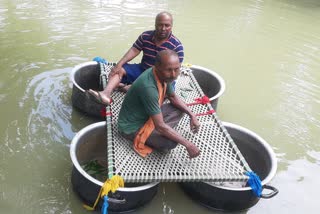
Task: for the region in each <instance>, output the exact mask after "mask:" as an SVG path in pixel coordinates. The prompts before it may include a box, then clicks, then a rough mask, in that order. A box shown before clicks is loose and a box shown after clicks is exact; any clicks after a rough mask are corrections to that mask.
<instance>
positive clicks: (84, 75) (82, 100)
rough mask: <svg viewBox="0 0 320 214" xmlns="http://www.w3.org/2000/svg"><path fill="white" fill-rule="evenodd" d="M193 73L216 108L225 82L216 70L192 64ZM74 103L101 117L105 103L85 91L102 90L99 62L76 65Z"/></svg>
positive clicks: (88, 112) (79, 108) (72, 73)
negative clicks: (95, 100)
mask: <svg viewBox="0 0 320 214" xmlns="http://www.w3.org/2000/svg"><path fill="white" fill-rule="evenodd" d="M190 68H191V69H192V72H193V75H194V76H195V78H196V80H197V82H198V83H199V85H200V87H201V89H202V91H203V92H204V94H205V95H206V96H207V97H209V99H210V103H211V105H212V107H213V108H214V109H215V110H216V109H217V107H218V100H219V97H221V96H222V94H223V93H224V91H225V82H224V80H223V79H222V78H221V76H219V75H218V74H217V73H216V72H214V71H212V70H209V69H207V68H204V67H201V66H197V65H192V66H191V67H190ZM71 80H72V83H73V88H72V97H71V99H72V105H73V106H74V107H75V108H77V109H78V110H80V111H82V112H84V113H86V114H88V115H89V116H93V117H98V118H101V119H102V117H101V113H100V111H101V109H102V108H103V105H101V104H97V103H96V102H94V101H93V100H91V99H90V97H89V96H87V94H86V93H85V91H86V90H88V89H90V88H91V89H94V90H102V88H101V86H100V84H99V82H100V67H99V65H98V63H97V62H95V61H90V62H85V63H82V64H79V65H77V66H75V67H74V68H73V70H72V72H71Z"/></svg>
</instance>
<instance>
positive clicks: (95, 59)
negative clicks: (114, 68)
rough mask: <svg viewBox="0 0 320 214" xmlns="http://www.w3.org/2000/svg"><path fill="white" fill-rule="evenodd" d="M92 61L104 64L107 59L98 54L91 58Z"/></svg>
mask: <svg viewBox="0 0 320 214" xmlns="http://www.w3.org/2000/svg"><path fill="white" fill-rule="evenodd" d="M92 61H96V62H100V63H104V64H107V63H108V61H107V60H105V59H104V58H102V57H100V56H97V57H95V58H93V59H92Z"/></svg>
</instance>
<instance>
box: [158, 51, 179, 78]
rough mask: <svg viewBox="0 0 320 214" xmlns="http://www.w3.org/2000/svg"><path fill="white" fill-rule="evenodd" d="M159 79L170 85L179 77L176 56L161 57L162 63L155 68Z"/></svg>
mask: <svg viewBox="0 0 320 214" xmlns="http://www.w3.org/2000/svg"><path fill="white" fill-rule="evenodd" d="M156 70H157V71H158V76H159V79H160V80H161V81H162V82H166V83H170V82H173V81H174V80H176V79H177V78H178V76H179V75H180V61H179V58H178V57H177V56H163V59H162V63H161V64H160V65H157V66H156Z"/></svg>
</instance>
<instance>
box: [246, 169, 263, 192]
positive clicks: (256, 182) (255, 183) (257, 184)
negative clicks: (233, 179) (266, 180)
mask: <svg viewBox="0 0 320 214" xmlns="http://www.w3.org/2000/svg"><path fill="white" fill-rule="evenodd" d="M245 174H246V175H248V176H249V180H248V184H249V186H250V187H251V189H252V191H253V193H254V194H255V195H256V196H257V197H260V196H261V193H262V184H261V180H260V178H259V176H258V175H257V174H256V173H254V172H246V173H245Z"/></svg>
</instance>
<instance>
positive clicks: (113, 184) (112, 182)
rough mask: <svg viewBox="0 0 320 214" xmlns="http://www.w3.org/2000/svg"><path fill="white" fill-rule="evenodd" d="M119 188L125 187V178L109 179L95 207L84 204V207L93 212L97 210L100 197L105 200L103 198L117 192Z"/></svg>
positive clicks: (115, 177)
mask: <svg viewBox="0 0 320 214" xmlns="http://www.w3.org/2000/svg"><path fill="white" fill-rule="evenodd" d="M119 187H124V181H123V178H122V177H121V176H119V175H115V176H112V178H110V179H107V180H106V181H105V182H104V184H103V185H102V187H101V189H100V192H99V194H98V196H97V199H96V201H95V202H94V205H93V206H92V207H91V206H88V205H86V204H84V205H83V207H84V208H86V209H87V210H90V211H93V210H94V209H95V208H96V206H97V204H98V202H99V199H100V197H101V198H103V196H105V195H108V193H109V192H110V191H111V192H115V191H116V190H117V189H118V188H119Z"/></svg>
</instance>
